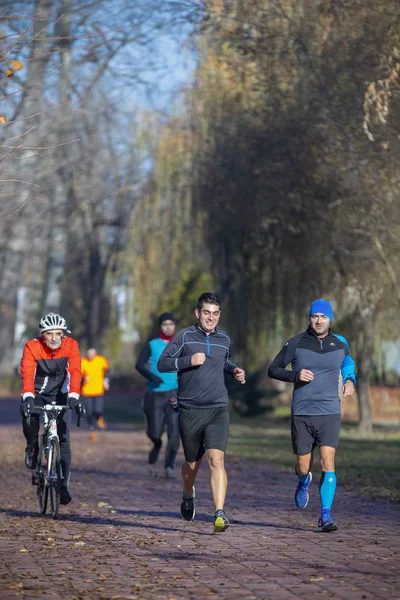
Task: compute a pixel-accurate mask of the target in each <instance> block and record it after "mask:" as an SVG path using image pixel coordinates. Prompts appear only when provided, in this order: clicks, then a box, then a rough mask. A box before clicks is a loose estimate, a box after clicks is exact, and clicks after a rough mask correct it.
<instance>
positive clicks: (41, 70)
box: [0, 0, 53, 373]
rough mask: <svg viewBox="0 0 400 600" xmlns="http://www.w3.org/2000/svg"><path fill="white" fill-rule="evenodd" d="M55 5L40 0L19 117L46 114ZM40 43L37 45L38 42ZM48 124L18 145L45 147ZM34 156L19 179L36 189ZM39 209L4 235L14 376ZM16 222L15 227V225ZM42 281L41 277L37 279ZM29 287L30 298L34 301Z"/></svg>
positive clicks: (25, 192)
mask: <svg viewBox="0 0 400 600" xmlns="http://www.w3.org/2000/svg"><path fill="white" fill-rule="evenodd" d="M52 3H53V0H37V1H36V4H35V17H36V20H35V21H34V25H33V31H32V34H29V37H30V36H31V35H32V39H33V40H34V41H32V42H31V48H30V56H29V60H28V61H27V76H26V86H25V89H24V93H23V97H22V101H21V104H20V106H19V108H18V114H17V115H16V117H19V116H22V117H24V118H26V117H31V116H32V115H34V114H36V113H38V112H40V111H41V110H42V109H43V103H44V100H43V98H44V87H45V72H46V66H47V63H48V60H49V53H48V52H47V44H48V41H47V40H46V37H47V32H48V27H49V21H50V15H51V8H52ZM36 38H37V39H36ZM42 118H44V117H43V116H42V115H40V114H39V115H38V116H36V117H35V118H34V119H31V120H30V121H29V123H30V126H32V131H30V132H29V133H28V134H27V135H26V136H24V137H23V138H19V140H18V141H17V142H16V143H15V145H17V144H18V143H21V145H22V148H23V147H24V146H31V147H37V146H40V141H41V132H40V129H41V128H40V122H41V120H42ZM27 128H28V127H22V126H21V125H20V124H17V129H16V130H15V129H13V130H12V131H13V134H12V135H15V134H18V133H21V132H22V131H24V129H27ZM33 154H34V152H32V151H31V150H22V149H21V151H20V152H18V154H17V156H18V158H19V160H18V167H17V168H18V171H17V173H16V176H17V178H18V179H23V180H26V181H28V182H30V183H33V182H36V183H37V182H38V181H39V180H40V178H41V171H40V168H38V165H39V167H40V161H41V160H42V159H41V158H40V157H39V158H33V157H32V155H33ZM16 185H17V186H18V187H15V198H16V204H18V205H24V204H28V203H29V201H30V200H31V199H32V200H33V199H34V195H35V194H36V195H37V194H38V192H37V191H35V190H38V188H33V187H32V186H30V185H24V184H16ZM35 212H37V207H35V206H34V205H31V204H28V205H27V206H25V207H24V208H23V209H22V210H20V211H19V212H18V213H16V214H15V215H14V216H12V217H9V218H8V219H5V221H4V223H5V231H3V232H2V235H4V237H5V239H7V241H6V246H5V250H4V252H5V257H4V261H3V268H2V273H1V282H0V304H1V310H0V329H1V332H2V336H1V341H0V372H1V373H9V372H10V370H11V369H12V367H15V366H16V363H17V362H18V360H19V357H20V356H21V354H22V348H23V344H24V341H25V339H24V336H25V331H26V328H27V326H28V323H27V322H26V321H25V320H24V319H25V316H26V315H25V313H24V316H23V320H19V321H18V323H16V307H17V298H18V295H19V294H21V292H20V290H21V289H24V288H25V287H26V282H24V281H23V268H24V263H25V260H26V257H27V256H28V254H29V253H30V252H32V244H33V242H32V231H33V230H34V219H35ZM10 222H11V224H10ZM38 278H39V275H38V274H37V275H36V279H38ZM29 287H30V286H29V285H28V289H27V290H25V293H27V294H28V295H29Z"/></svg>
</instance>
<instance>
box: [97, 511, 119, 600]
mask: <svg viewBox="0 0 400 600" xmlns="http://www.w3.org/2000/svg"><path fill="white" fill-rule="evenodd" d="M105 505H106V504H105V502H99V503H98V505H97V506H98V507H99V508H103V506H105ZM113 598H115V596H113ZM118 598H120V596H118Z"/></svg>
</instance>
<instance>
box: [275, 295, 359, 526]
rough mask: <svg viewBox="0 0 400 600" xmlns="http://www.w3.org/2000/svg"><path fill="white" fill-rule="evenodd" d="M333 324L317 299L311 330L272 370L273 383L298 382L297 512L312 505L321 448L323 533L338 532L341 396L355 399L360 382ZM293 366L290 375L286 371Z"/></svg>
mask: <svg viewBox="0 0 400 600" xmlns="http://www.w3.org/2000/svg"><path fill="white" fill-rule="evenodd" d="M332 320H333V314H332V307H331V305H330V303H329V302H328V301H327V300H324V299H322V298H320V299H318V300H315V301H314V302H313V303H312V304H311V306H310V311H309V327H308V329H307V331H305V332H304V333H301V334H300V335H296V336H295V337H293V338H291V339H290V340H288V341H287V342H286V344H285V345H284V346H283V348H282V350H281V351H280V352H279V354H278V355H277V356H276V357H275V358H274V360H273V361H272V363H271V365H270V367H269V370H268V375H269V376H270V377H272V378H273V379H279V380H280V381H286V382H291V383H294V390H293V397H292V423H291V430H292V445H293V452H294V454H296V456H297V463H296V474H297V478H298V485H297V489H296V493H295V502H296V506H297V507H298V508H306V506H307V504H308V501H309V486H310V483H311V481H312V473H311V467H312V463H313V453H314V449H315V448H316V447H317V446H318V447H319V450H320V462H321V480H320V485H319V495H320V501H321V516H320V519H319V521H318V528H319V530H320V531H324V532H330V531H336V530H337V525H336V523H335V521H334V520H333V518H332V516H331V514H330V511H331V507H332V503H333V499H334V496H335V490H336V473H335V454H336V449H337V447H338V444H339V433H340V395H341V397H342V398H345V397H346V396H351V395H352V394H353V393H354V385H355V383H356V377H355V372H354V361H353V359H352V357H351V356H350V350H349V345H348V343H347V340H346V339H345V338H344V337H342V336H340V335H338V334H336V333H333V332H332V330H331V328H330V325H331V322H332ZM289 364H291V366H292V370H291V371H290V370H288V369H286V367H287V366H288V365H289ZM340 382H341V383H342V389H341V392H339V388H340ZM339 393H340V395H339Z"/></svg>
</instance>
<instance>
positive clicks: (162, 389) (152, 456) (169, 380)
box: [136, 312, 180, 479]
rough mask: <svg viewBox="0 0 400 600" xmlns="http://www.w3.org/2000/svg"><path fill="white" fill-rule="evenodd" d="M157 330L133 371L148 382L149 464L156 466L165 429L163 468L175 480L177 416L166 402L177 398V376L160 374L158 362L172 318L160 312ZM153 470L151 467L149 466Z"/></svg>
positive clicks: (145, 407) (172, 327)
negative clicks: (174, 397) (150, 445)
mask: <svg viewBox="0 0 400 600" xmlns="http://www.w3.org/2000/svg"><path fill="white" fill-rule="evenodd" d="M158 324H159V327H160V331H159V333H158V336H157V337H154V338H152V339H150V340H149V341H148V342H147V343H146V344H145V345H144V346H143V348H142V350H141V351H140V354H139V356H138V359H137V361H136V369H137V371H139V373H140V374H141V375H143V377H146V379H147V391H146V394H145V397H144V401H143V412H144V414H145V417H146V425H147V432H146V433H147V436H148V437H149V438H150V440H151V441H152V442H153V448H152V449H151V450H150V452H149V464H150V465H155V464H156V462H157V460H158V456H159V454H160V450H161V445H162V440H161V436H162V434H163V432H164V428H165V425H166V426H167V435H168V444H167V448H166V451H165V460H164V469H165V476H166V478H167V479H175V477H176V475H175V470H174V467H175V458H176V455H177V452H178V449H179V443H180V440H179V425H178V413H177V412H175V411H173V410H172V409H171V408H170V406H169V399H170V398H171V396H175V395H176V391H177V387H178V378H177V376H176V373H160V371H159V370H158V369H157V361H158V359H159V358H160V356H161V353H162V351H163V350H164V348H165V347H166V346H167V345H168V343H169V342H170V341H171V340H172V338H173V337H174V333H175V317H174V315H173V314H172V313H168V312H166V313H163V314H162V315H160V316H159V317H158ZM150 468H152V467H150Z"/></svg>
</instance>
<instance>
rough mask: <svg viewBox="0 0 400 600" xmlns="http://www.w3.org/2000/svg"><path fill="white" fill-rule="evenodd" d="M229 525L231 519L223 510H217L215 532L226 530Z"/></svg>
mask: <svg viewBox="0 0 400 600" xmlns="http://www.w3.org/2000/svg"><path fill="white" fill-rule="evenodd" d="M228 527H229V519H228V517H227V516H226V514H225V513H224V511H223V510H221V509H220V510H216V511H215V513H214V533H220V532H222V531H226V530H227V529H228Z"/></svg>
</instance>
